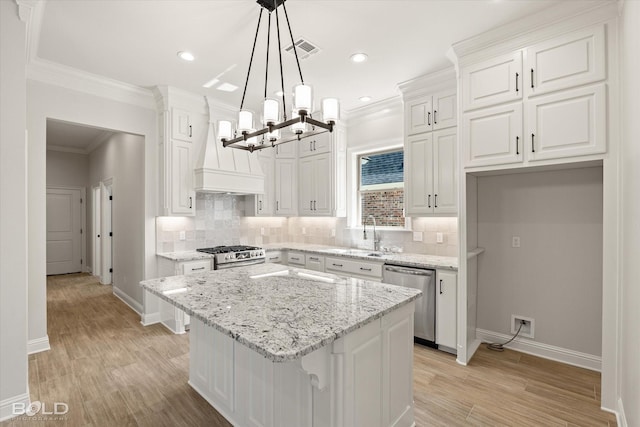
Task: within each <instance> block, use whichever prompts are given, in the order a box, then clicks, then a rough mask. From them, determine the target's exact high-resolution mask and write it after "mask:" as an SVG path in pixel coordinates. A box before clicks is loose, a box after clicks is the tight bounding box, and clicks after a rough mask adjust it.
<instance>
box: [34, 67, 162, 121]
mask: <svg viewBox="0 0 640 427" xmlns="http://www.w3.org/2000/svg"><path fill="white" fill-rule="evenodd" d="M27 79H29V80H33V81H37V82H41V83H46V84H50V85H53V86H59V87H63V88H66V89H70V90H74V91H78V92H83V93H87V94H89V95H95V96H99V97H101V98H107V99H111V100H114V101H119V102H124V103H126V104H132V105H136V106H139V107H144V108H150V109H155V103H154V99H153V94H152V93H151V91H150V90H149V89H146V88H143V87H141V86H136V85H132V84H129V83H124V82H120V81H118V80H113V79H108V78H106V77H103V76H99V75H97V74H92V73H88V72H86V71H82V70H78V69H76V68H72V67H67V66H66V65H61V64H57V63H55V62H50V61H45V60H43V59H40V58H36V59H34V60H32V61H31V62H30V63H28V64H27Z"/></svg>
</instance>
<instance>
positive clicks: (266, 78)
mask: <svg viewBox="0 0 640 427" xmlns="http://www.w3.org/2000/svg"><path fill="white" fill-rule="evenodd" d="M267 22H268V24H267V65H266V68H265V72H264V98H265V99H267V84H268V82H269V50H270V48H269V47H270V46H269V44H270V40H271V12H269V20H268V21H267Z"/></svg>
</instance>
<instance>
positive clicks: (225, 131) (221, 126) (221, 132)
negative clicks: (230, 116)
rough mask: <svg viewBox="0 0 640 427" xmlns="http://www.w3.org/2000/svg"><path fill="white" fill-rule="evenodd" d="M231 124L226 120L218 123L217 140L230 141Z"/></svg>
mask: <svg viewBox="0 0 640 427" xmlns="http://www.w3.org/2000/svg"><path fill="white" fill-rule="evenodd" d="M231 132H232V129H231V122H230V121H228V120H219V121H218V138H219V139H231Z"/></svg>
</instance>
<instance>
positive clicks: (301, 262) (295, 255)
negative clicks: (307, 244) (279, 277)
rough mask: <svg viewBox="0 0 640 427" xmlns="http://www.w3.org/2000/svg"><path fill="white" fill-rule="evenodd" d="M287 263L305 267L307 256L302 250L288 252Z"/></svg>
mask: <svg viewBox="0 0 640 427" xmlns="http://www.w3.org/2000/svg"><path fill="white" fill-rule="evenodd" d="M287 265H293V266H295V267H303V268H304V266H305V265H306V257H305V254H303V253H302V252H293V251H289V252H287Z"/></svg>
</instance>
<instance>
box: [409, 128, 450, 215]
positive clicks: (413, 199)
mask: <svg viewBox="0 0 640 427" xmlns="http://www.w3.org/2000/svg"><path fill="white" fill-rule="evenodd" d="M456 135H457V132H456V128H450V129H445V130H440V131H437V132H427V133H424V134H419V135H414V136H410V137H408V138H407V139H406V141H405V159H406V160H405V162H406V163H408V167H407V168H405V184H406V185H405V194H406V205H405V206H406V215H414V216H415V215H425V214H450V213H456V212H457V205H458V202H457V194H458V178H457V170H458V168H457V163H458V158H457V150H456V147H457V137H456Z"/></svg>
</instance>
